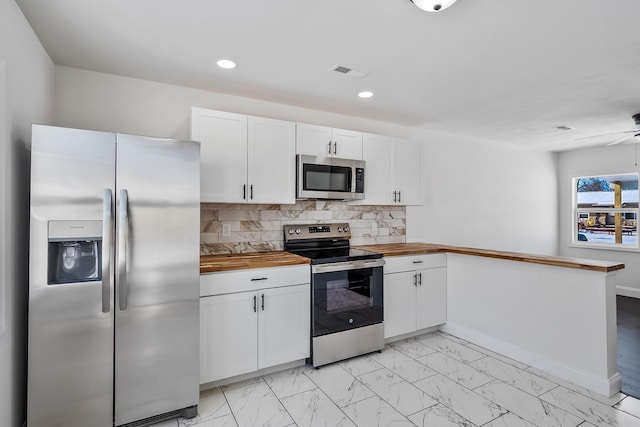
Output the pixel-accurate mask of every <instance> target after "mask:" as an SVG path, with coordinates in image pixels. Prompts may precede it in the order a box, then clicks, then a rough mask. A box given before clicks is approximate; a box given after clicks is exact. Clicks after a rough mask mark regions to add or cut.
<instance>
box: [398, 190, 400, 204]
mask: <svg viewBox="0 0 640 427" xmlns="http://www.w3.org/2000/svg"><path fill="white" fill-rule="evenodd" d="M398 203H400V192H399V191H398Z"/></svg>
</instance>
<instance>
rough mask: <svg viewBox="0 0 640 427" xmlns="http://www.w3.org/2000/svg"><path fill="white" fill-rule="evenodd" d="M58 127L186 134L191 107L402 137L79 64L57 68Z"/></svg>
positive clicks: (386, 128)
mask: <svg viewBox="0 0 640 427" xmlns="http://www.w3.org/2000/svg"><path fill="white" fill-rule="evenodd" d="M55 101H56V106H55V114H54V120H55V122H56V124H57V125H59V126H67V127H78V128H86V129H92V130H103V131H115V132H123V133H133V134H138V135H140V134H142V135H147V136H157V137H167V138H189V134H190V129H191V107H202V108H210V109H213V110H223V111H231V112H235V113H240V114H249V115H254V116H262V117H270V118H274V119H283V120H291V121H298V122H306V123H314V124H323V125H327V126H332V127H338V128H346V129H354V130H360V131H365V132H372V133H381V134H389V135H394V136H402V133H403V132H405V130H406V128H404V127H402V126H398V125H394V124H391V123H384V122H377V121H372V120H366V119H360V118H356V117H349V116H344V115H339V114H334V113H330V112H325V111H317V110H310V109H306V108H300V107H294V106H290V105H284V104H277V103H273V102H267V101H259V100H255V99H250V98H243V97H239V96H234V95H227V94H222V93H215V92H207V91H203V90H198V89H192V88H186V87H181V86H173V85H169V84H164V83H157V82H151V81H147V80H139V79H133V78H128V77H121V76H115V75H112V74H103V73H96V72H91V71H85V70H80V69H77V68H68V67H60V66H58V67H56V92H55Z"/></svg>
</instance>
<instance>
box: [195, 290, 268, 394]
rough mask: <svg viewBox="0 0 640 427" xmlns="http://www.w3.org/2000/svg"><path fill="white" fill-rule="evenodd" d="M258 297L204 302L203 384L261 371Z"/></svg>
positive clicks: (246, 295)
mask: <svg viewBox="0 0 640 427" xmlns="http://www.w3.org/2000/svg"><path fill="white" fill-rule="evenodd" d="M257 296H258V294H257V292H240V293H236V294H227V295H216V296H210V297H205V298H200V384H205V383H208V382H211V381H216V380H219V379H223V378H228V377H232V376H235V375H240V374H244V373H247V372H252V371H255V370H256V369H257V368H258V366H257V360H258V348H257V343H258V329H257V317H258V313H257V311H254V301H255V302H256V305H257ZM254 298H255V300H254Z"/></svg>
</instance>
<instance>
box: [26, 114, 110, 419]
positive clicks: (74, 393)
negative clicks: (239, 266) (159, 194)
mask: <svg viewBox="0 0 640 427" xmlns="http://www.w3.org/2000/svg"><path fill="white" fill-rule="evenodd" d="M115 152H116V135H115V134H113V133H103V132H91V131H84V130H75V129H65V128H57V127H50V126H38V125H34V126H33V133H32V143H31V223H30V227H31V233H30V249H29V251H30V256H29V327H28V328H29V333H28V344H29V349H28V374H27V378H28V379H27V424H28V426H29V427H39V426H43V427H51V426H65V427H75V426H77V427H84V426H89V425H95V426H109V425H111V423H112V422H113V321H114V315H113V313H114V311H113V288H112V287H111V285H112V283H113V282H112V280H111V279H112V260H111V258H112V256H113V251H112V240H111V238H110V235H111V234H112V233H111V231H112V230H111V228H112V219H111V214H112V203H113V200H112V196H111V195H112V192H113V189H114V185H115Z"/></svg>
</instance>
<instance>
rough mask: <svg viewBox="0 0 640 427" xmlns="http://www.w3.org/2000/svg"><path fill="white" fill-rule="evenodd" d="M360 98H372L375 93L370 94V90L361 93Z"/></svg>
mask: <svg viewBox="0 0 640 427" xmlns="http://www.w3.org/2000/svg"><path fill="white" fill-rule="evenodd" d="M358 96H359V97H360V98H371V97H372V96H373V92H369V91H368V90H365V91H363V92H360V93H359V94H358Z"/></svg>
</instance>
